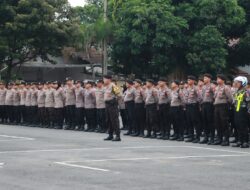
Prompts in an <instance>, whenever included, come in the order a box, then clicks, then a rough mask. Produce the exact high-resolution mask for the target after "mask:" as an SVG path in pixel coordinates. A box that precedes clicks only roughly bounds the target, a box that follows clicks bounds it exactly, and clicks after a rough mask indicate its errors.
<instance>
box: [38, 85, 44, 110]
mask: <svg viewBox="0 0 250 190" xmlns="http://www.w3.org/2000/svg"><path fill="white" fill-rule="evenodd" d="M45 98H46V95H45V90H43V89H42V90H38V92H37V104H38V107H39V108H44V107H45Z"/></svg>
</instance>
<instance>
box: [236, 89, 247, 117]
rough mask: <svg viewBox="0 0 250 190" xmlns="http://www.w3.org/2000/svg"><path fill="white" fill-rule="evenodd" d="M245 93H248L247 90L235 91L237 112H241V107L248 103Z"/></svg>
mask: <svg viewBox="0 0 250 190" xmlns="http://www.w3.org/2000/svg"><path fill="white" fill-rule="evenodd" d="M245 94H246V91H245V90H241V91H239V92H236V93H235V95H234V100H235V107H236V112H239V111H240V108H241V107H246V106H247V103H246V101H245V99H244V98H245Z"/></svg>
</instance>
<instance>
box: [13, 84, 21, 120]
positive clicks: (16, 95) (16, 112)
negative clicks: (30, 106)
mask: <svg viewBox="0 0 250 190" xmlns="http://www.w3.org/2000/svg"><path fill="white" fill-rule="evenodd" d="M13 93H14V95H13V106H14V108H13V109H14V123H15V124H16V125H18V124H20V122H21V107H20V92H19V89H18V87H15V88H14V92H13Z"/></svg>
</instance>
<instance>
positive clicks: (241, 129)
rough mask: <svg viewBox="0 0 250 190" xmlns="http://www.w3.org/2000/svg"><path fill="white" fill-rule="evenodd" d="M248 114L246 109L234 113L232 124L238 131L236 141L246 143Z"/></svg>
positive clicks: (247, 138)
mask: <svg viewBox="0 0 250 190" xmlns="http://www.w3.org/2000/svg"><path fill="white" fill-rule="evenodd" d="M248 117H249V116H248V112H247V108H241V109H240V111H239V112H237V111H234V122H235V123H234V124H235V127H236V128H237V131H238V140H239V141H240V142H241V143H247V142H248V140H249V137H248Z"/></svg>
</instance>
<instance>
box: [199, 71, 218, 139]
mask: <svg viewBox="0 0 250 190" xmlns="http://www.w3.org/2000/svg"><path fill="white" fill-rule="evenodd" d="M211 79H212V75H211V74H209V73H206V74H204V86H203V87H202V94H201V114H202V121H203V126H204V130H205V137H204V139H203V140H202V141H200V144H205V143H208V144H213V143H214V135H215V128H214V123H213V120H214V119H213V118H214V115H213V113H214V106H213V102H214V91H213V88H212V85H211ZM209 136H210V140H209Z"/></svg>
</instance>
